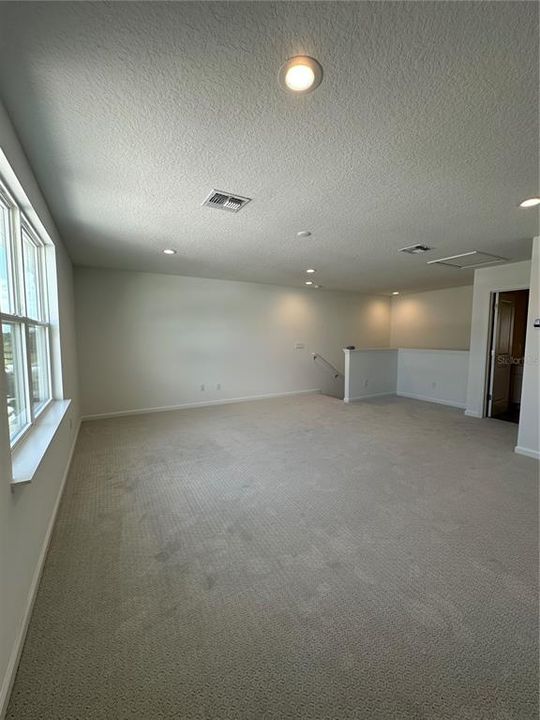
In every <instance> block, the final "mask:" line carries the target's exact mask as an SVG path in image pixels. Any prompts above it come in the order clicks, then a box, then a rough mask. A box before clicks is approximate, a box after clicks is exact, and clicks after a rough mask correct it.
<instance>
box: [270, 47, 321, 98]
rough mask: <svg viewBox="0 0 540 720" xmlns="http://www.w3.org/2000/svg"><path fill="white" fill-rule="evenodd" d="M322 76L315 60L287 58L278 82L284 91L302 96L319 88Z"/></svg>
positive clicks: (300, 56) (302, 56) (300, 57)
mask: <svg viewBox="0 0 540 720" xmlns="http://www.w3.org/2000/svg"><path fill="white" fill-rule="evenodd" d="M322 76H323V71H322V67H321V65H320V63H318V62H317V60H315V58H312V57H308V56H307V55H298V56H297V57H293V58H289V60H287V62H286V63H284V64H283V65H282V66H281V68H280V71H279V82H280V84H281V87H283V88H284V89H285V90H291V91H292V92H293V93H295V94H296V95H304V94H305V93H308V92H311V91H312V90H315V88H317V87H319V85H320V84H321V82H322Z"/></svg>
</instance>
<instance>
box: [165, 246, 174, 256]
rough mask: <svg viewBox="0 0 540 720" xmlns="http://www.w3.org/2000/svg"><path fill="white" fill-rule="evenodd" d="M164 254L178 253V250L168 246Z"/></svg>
mask: <svg viewBox="0 0 540 720" xmlns="http://www.w3.org/2000/svg"><path fill="white" fill-rule="evenodd" d="M163 254H164V255H176V250H173V249H172V248H166V249H165V250H164V251H163Z"/></svg>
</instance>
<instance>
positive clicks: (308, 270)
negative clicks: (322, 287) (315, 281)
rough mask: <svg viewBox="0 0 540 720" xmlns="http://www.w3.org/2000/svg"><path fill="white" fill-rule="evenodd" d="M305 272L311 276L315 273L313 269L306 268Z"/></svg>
mask: <svg viewBox="0 0 540 720" xmlns="http://www.w3.org/2000/svg"><path fill="white" fill-rule="evenodd" d="M306 272H307V273H309V274H310V275H312V274H313V273H314V272H317V271H316V270H315V268H308V269H307V270H306Z"/></svg>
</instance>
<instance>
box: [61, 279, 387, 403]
mask: <svg viewBox="0 0 540 720" xmlns="http://www.w3.org/2000/svg"><path fill="white" fill-rule="evenodd" d="M75 278H76V282H75V285H76V306H77V336H78V348H79V372H80V378H81V404H82V413H83V415H85V416H87V415H98V414H107V413H115V412H125V411H133V410H139V409H145V408H160V407H174V406H178V405H183V404H191V403H198V402H209V401H210V402H212V401H223V400H227V399H233V398H240V397H250V396H260V395H266V394H272V393H285V392H295V391H302V390H309V389H315V388H319V387H321V385H322V384H323V383H324V382H326V381H327V377H326V371H325V369H324V368H322V367H320V365H318V364H316V363H314V361H313V358H312V356H311V353H312V352H317V353H320V354H321V355H322V356H323V357H325V358H326V359H327V360H329V361H330V362H331V363H333V364H334V365H335V366H336V367H337V368H338V369H339V370H341V371H343V352H342V348H343V347H344V346H345V345H350V344H353V345H357V346H358V347H362V346H364V347H366V346H381V347H385V346H388V342H389V336H390V314H389V309H390V302H389V299H388V298H385V297H380V296H367V295H359V294H354V293H337V292H329V291H325V290H320V291H318V290H311V289H309V288H299V289H294V288H283V287H277V286H274V285H262V284H255V283H244V282H230V281H225V280H206V279H201V278H193V277H179V276H172V275H154V274H150V273H136V272H118V271H112V270H97V269H90V268H77V269H76V275H75ZM296 343H303V344H304V346H305V347H304V348H303V349H300V350H297V349H295V344H296ZM202 384H204V385H205V388H206V389H205V391H204V392H201V390H200V386H201V385H202ZM218 384H220V385H221V389H220V390H218V389H217V385H218Z"/></svg>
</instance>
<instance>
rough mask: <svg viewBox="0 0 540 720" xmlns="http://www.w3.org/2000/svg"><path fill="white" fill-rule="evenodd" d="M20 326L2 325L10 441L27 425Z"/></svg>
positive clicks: (12, 324)
mask: <svg viewBox="0 0 540 720" xmlns="http://www.w3.org/2000/svg"><path fill="white" fill-rule="evenodd" d="M21 332H22V326H21V325H15V324H14V323H4V324H2V337H3V339H4V367H5V371H6V382H7V407H8V419H9V437H10V439H11V441H12V442H13V440H14V439H15V438H16V437H17V435H19V434H20V433H21V432H22V431H23V430H24V428H25V427H26V426H27V424H28V408H27V407H26V393H25V382H24V373H25V366H24V359H23V352H22V337H21Z"/></svg>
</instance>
